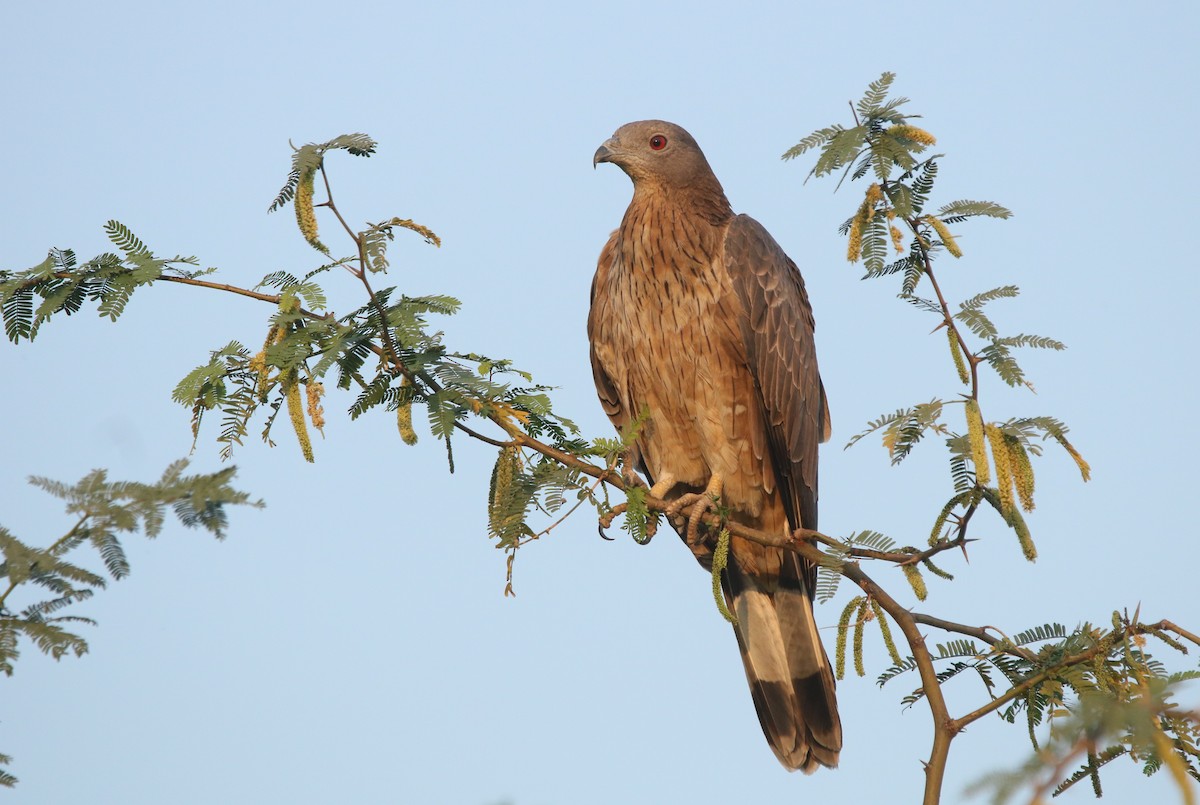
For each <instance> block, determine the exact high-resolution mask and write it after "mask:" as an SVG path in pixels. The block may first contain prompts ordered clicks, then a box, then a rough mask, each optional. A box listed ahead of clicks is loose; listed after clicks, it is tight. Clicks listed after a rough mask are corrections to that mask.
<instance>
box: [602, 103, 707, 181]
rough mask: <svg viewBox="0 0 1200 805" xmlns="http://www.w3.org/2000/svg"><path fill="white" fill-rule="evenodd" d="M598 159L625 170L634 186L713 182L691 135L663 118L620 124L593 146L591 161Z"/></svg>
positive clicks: (701, 153)
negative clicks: (596, 145)
mask: <svg viewBox="0 0 1200 805" xmlns="http://www.w3.org/2000/svg"><path fill="white" fill-rule="evenodd" d="M601 162H611V163H613V164H614V165H616V166H617V167H619V168H620V169H621V170H623V171H625V173H627V174H629V178H630V179H632V180H633V183H634V185H635V186H638V185H641V184H643V183H648V184H654V185H660V186H664V187H677V188H682V187H689V186H693V185H697V184H708V183H715V182H716V177H715V176H714V175H713V172H712V168H710V167H709V165H708V160H707V159H705V158H704V152H703V151H701V150H700V146H698V145H696V141H695V140H694V139H692V135H690V134H688V133H687V132H686V131H685V130H684V129H683V128H681V127H680V126H676V125H675V124H674V123H667V122H666V121H664V120H639V121H637V122H635V123H626V124H625V125H624V126H621V128H619V129H617V131H616V133H615V134H613V136H612V137H609V138H608V139H607V140H605V141H604V144H603V145H601V146H600V147H599V148H597V149H596V155H595V156H594V157H592V165H593V166H595V165H599V164H600V163H601ZM718 187H719V185H718Z"/></svg>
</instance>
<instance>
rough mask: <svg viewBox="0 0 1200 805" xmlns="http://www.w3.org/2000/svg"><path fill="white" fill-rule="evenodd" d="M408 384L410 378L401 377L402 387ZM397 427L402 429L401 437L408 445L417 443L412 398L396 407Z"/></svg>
mask: <svg viewBox="0 0 1200 805" xmlns="http://www.w3.org/2000/svg"><path fill="white" fill-rule="evenodd" d="M407 385H408V378H403V377H402V378H400V387H401V388H403V387H405V386H407ZM396 427H397V428H398V429H399V430H400V439H401V440H402V441H403V442H404V443H405V444H407V445H410V446H411V445H414V444H416V443H417V432H416V431H415V430H414V429H413V418H412V400H402V401H401V403H400V405H399V406H398V407H397V408H396Z"/></svg>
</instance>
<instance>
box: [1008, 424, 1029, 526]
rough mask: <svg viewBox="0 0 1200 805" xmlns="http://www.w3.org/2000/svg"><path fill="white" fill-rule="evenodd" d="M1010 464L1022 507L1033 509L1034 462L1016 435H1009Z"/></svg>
mask: <svg viewBox="0 0 1200 805" xmlns="http://www.w3.org/2000/svg"><path fill="white" fill-rule="evenodd" d="M1005 442H1006V443H1007V444H1008V454H1009V464H1010V465H1011V466H1012V474H1013V480H1014V481H1015V482H1016V484H1017V498H1018V499H1019V500H1020V501H1021V508H1022V509H1024V510H1025V511H1027V512H1031V511H1033V463H1032V462H1031V461H1030V460H1029V453H1027V452H1026V451H1025V447H1024V445H1022V444H1021V442H1020V441H1018V440H1017V439H1016V438H1014V437H1011V436H1010V437H1008V438H1007V439H1006V440H1005Z"/></svg>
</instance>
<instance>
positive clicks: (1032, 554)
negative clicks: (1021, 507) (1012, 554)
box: [1009, 509, 1038, 562]
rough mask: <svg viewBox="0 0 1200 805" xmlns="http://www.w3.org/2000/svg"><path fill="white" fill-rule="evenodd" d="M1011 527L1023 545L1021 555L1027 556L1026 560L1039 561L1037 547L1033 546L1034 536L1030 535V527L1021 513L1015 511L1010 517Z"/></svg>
mask: <svg viewBox="0 0 1200 805" xmlns="http://www.w3.org/2000/svg"><path fill="white" fill-rule="evenodd" d="M1009 525H1011V526H1012V529H1013V531H1015V532H1017V541H1018V542H1019V543H1021V553H1023V554H1025V558H1026V559H1028V560H1029V561H1030V562H1036V561H1037V555H1038V553H1037V546H1035V545H1034V544H1033V535H1032V534H1030V533H1029V526H1027V525H1026V524H1025V518H1024V517H1022V516H1021V512H1019V511H1017V510H1016V509H1013V510H1012V512H1011V513H1010V517H1009Z"/></svg>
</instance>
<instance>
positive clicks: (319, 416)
mask: <svg viewBox="0 0 1200 805" xmlns="http://www.w3.org/2000/svg"><path fill="white" fill-rule="evenodd" d="M304 394H305V396H306V398H307V400H308V418H309V419H310V420H311V421H312V424H313V427H314V428H316V429H317V430H319V431H321V435H322V436H324V435H325V431H324V428H325V409H324V408H322V407H321V398H322V397H323V396H325V386H324V384H322V383H316V382H312V383H308V384H306V385H305V386H304Z"/></svg>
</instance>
